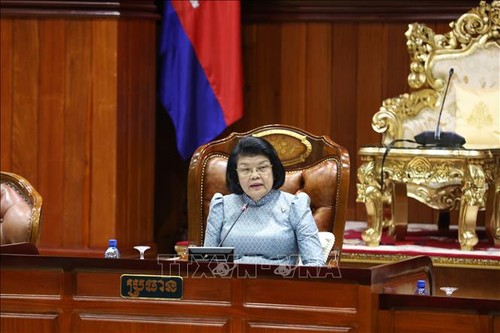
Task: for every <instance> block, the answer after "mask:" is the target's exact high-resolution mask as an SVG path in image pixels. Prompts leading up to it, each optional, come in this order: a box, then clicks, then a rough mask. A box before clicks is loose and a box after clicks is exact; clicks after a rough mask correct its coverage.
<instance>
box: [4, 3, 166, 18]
mask: <svg viewBox="0 0 500 333" xmlns="http://www.w3.org/2000/svg"><path fill="white" fill-rule="evenodd" d="M0 9H1V15H2V16H29V17H33V16H41V17H54V16H59V17H60V16H71V17H122V16H123V17H136V18H137V17H140V18H151V19H159V18H160V15H159V13H158V9H157V6H156V5H155V1H154V0H115V1H98V0H94V1H60V0H59V1H58V0H52V1H44V0H42V1H22V0H21V1H20V0H1V1H0Z"/></svg>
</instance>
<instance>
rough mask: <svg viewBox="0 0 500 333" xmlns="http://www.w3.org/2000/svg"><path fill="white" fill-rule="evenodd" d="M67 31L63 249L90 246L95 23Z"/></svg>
mask: <svg viewBox="0 0 500 333" xmlns="http://www.w3.org/2000/svg"><path fill="white" fill-rule="evenodd" d="M66 29H67V34H68V36H71V38H68V39H67V41H66V70H65V75H66V80H65V83H66V89H65V96H64V100H65V118H64V170H65V172H64V175H58V177H61V176H63V177H64V192H63V196H64V218H63V221H61V224H62V225H61V226H60V227H61V228H62V229H63V239H62V247H63V248H83V247H86V246H87V244H86V243H85V239H87V237H88V230H89V213H90V193H89V191H90V178H89V177H90V163H91V151H90V149H91V136H90V134H91V125H92V124H91V123H90V121H91V112H92V109H91V108H92V91H91V89H90V87H91V76H90V75H88V73H92V59H91V49H92V24H91V22H89V21H88V20H82V21H77V20H68V22H67V25H66ZM61 144H63V143H62V142H61ZM44 245H45V244H44ZM47 245H49V244H47ZM53 245H55V244H50V246H51V247H52V246H53Z"/></svg>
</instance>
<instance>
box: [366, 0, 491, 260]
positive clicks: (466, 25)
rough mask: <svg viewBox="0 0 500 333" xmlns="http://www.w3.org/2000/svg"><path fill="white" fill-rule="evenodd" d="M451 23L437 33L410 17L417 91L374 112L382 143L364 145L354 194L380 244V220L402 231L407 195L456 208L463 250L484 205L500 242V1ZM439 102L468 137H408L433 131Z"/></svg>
mask: <svg viewBox="0 0 500 333" xmlns="http://www.w3.org/2000/svg"><path fill="white" fill-rule="evenodd" d="M450 27H451V30H450V31H449V32H447V33H445V34H435V33H434V32H433V31H432V30H431V29H430V28H429V27H427V26H426V25H425V24H419V23H414V24H410V25H409V28H408V30H407V32H406V37H407V39H408V41H407V43H406V45H407V47H408V52H409V54H410V59H411V64H410V71H411V72H410V75H409V76H408V83H409V85H410V87H411V88H414V90H413V92H411V93H406V94H402V95H400V96H398V97H396V98H390V99H387V100H385V101H384V102H383V104H382V107H381V108H380V110H379V111H378V112H377V113H376V114H375V115H374V117H373V120H372V127H373V129H374V130H375V131H376V132H378V133H382V146H371V147H363V148H361V149H360V156H361V158H362V160H363V162H364V163H363V164H362V165H361V167H360V168H359V169H358V179H359V182H358V202H363V203H365V205H366V208H367V213H368V228H367V230H365V231H364V233H363V239H364V240H365V241H366V242H367V243H368V244H369V245H374V246H376V245H378V244H379V242H380V239H381V234H382V228H383V227H384V226H388V227H389V232H390V233H393V232H395V235H396V237H395V238H396V239H404V236H405V233H406V228H407V215H408V212H407V202H406V201H407V197H411V198H414V199H416V200H418V201H420V202H422V203H424V204H426V205H428V206H430V207H432V208H434V209H438V210H442V211H446V210H451V209H460V213H459V222H458V227H459V235H458V238H459V242H460V246H461V249H463V250H471V249H472V248H473V247H474V245H476V244H477V242H478V237H477V234H476V231H475V228H476V218H477V212H478V210H486V224H487V225H486V227H487V232H488V234H489V236H490V238H491V239H492V240H494V242H495V243H496V244H500V216H499V208H498V206H499V204H500V203H499V201H500V197H499V193H500V176H499V174H500V171H499V170H500V167H499V165H500V109H499V108H500V1H498V0H495V1H492V2H491V3H487V2H485V1H481V2H480V4H479V6H478V7H477V8H473V9H472V10H470V11H469V12H467V13H465V14H464V15H462V16H461V17H460V18H458V19H457V20H456V21H455V22H451V23H450ZM451 69H453V70H451ZM450 74H451V75H450ZM445 96H446V99H445V98H444V97H445ZM440 111H442V113H441V114H442V117H441V122H440V128H442V131H445V132H447V133H453V132H455V133H458V134H460V135H461V136H463V137H465V140H466V144H465V145H464V146H463V147H449V146H446V145H444V146H443V145H441V146H438V147H432V145H431V146H430V147H429V146H428V145H427V146H424V147H422V146H419V145H417V144H415V143H408V142H409V141H411V140H413V139H414V138H415V137H416V136H418V134H420V133H422V132H425V131H430V132H433V131H435V130H436V128H437V124H438V119H439V114H440ZM415 140H416V141H418V140H417V138H415ZM398 141H400V142H401V143H396V142H398ZM395 143H396V144H395ZM392 146H394V147H395V148H392V149H390V148H391V147H392ZM384 162H385V164H384ZM381 171H383V172H381ZM384 176H385V178H384ZM495 197H496V199H495ZM384 206H385V207H387V206H390V211H391V214H390V216H384V215H383V214H384V213H383V212H384ZM384 219H385V220H384Z"/></svg>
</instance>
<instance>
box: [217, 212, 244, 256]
mask: <svg viewBox="0 0 500 333" xmlns="http://www.w3.org/2000/svg"><path fill="white" fill-rule="evenodd" d="M247 208H248V203H246V204H244V205H243V207H241V211H240V213H239V214H238V216H237V217H236V219H235V220H234V222H233V224H232V225H231V227H230V228H229V230H228V231H227V232H226V234H225V235H224V238H222V240H221V241H220V243H219V245H217V247H221V246H222V244H223V243H224V241H225V240H226V238H227V236H228V235H229V233H230V232H231V230H233V227H234V225H235V224H236V222H238V220H239V219H240V217H241V215H242V214H243V212H244V211H245V210H247Z"/></svg>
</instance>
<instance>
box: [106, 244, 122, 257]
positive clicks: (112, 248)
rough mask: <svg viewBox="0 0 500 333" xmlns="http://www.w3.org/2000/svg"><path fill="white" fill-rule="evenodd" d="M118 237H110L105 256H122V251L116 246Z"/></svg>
mask: <svg viewBox="0 0 500 333" xmlns="http://www.w3.org/2000/svg"><path fill="white" fill-rule="evenodd" d="M116 244H117V242H116V239H110V240H109V242H108V248H107V249H106V252H104V258H120V251H119V250H118V248H117V247H116Z"/></svg>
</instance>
